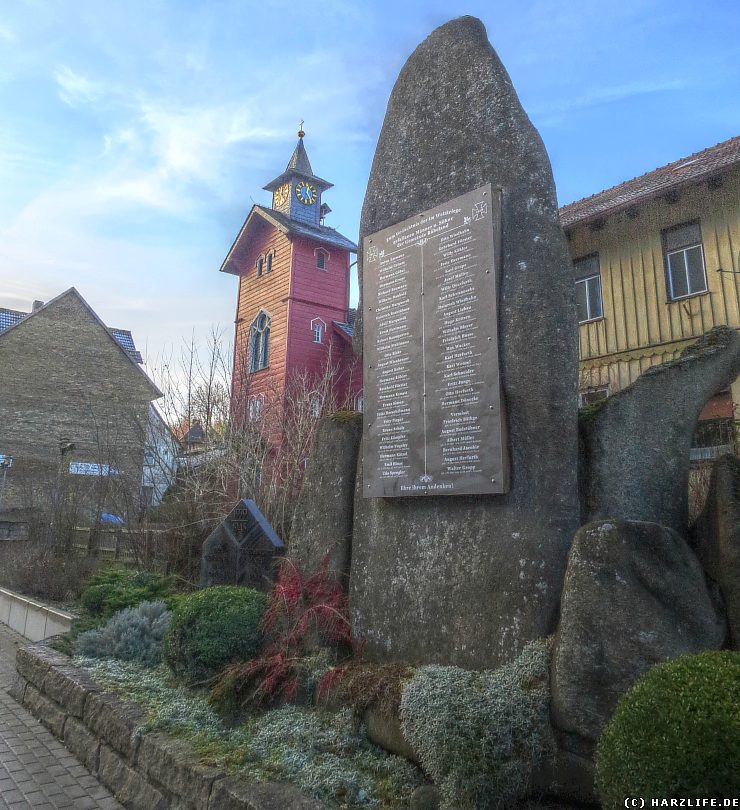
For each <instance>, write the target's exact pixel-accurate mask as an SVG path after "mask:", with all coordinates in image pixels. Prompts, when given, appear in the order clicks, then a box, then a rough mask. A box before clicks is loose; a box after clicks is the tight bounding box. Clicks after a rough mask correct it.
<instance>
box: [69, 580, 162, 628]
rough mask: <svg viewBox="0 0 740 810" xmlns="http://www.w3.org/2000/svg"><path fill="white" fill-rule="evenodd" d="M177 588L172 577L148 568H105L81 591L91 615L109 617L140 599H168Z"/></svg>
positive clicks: (100, 617)
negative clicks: (140, 569) (133, 569)
mask: <svg viewBox="0 0 740 810" xmlns="http://www.w3.org/2000/svg"><path fill="white" fill-rule="evenodd" d="M176 591H177V588H176V585H175V580H174V578H173V577H164V576H161V575H160V574H154V573H152V572H151V571H132V570H131V569H128V568H106V569H105V570H104V571H101V572H100V573H98V574H96V575H95V576H94V577H93V578H92V579H91V580H90V583H89V585H88V586H87V588H85V590H84V591H83V592H82V597H81V602H82V607H83V608H84V609H85V611H87V613H88V614H89V615H90V616H93V617H95V618H97V619H109V618H110V617H111V616H112V615H113V614H114V613H117V612H118V611H119V610H123V609H124V608H127V607H136V605H139V604H141V603H142V602H151V601H154V600H157V599H162V600H164V601H165V602H171V601H172V599H173V597H174V595H175V593H176Z"/></svg>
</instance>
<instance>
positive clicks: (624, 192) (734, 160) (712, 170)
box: [560, 136, 740, 229]
mask: <svg viewBox="0 0 740 810" xmlns="http://www.w3.org/2000/svg"><path fill="white" fill-rule="evenodd" d="M739 164H740V136H738V137H735V138H730V139H729V140H727V141H723V142H722V143H718V144H717V145H716V146H710V147H709V148H708V149H704V150H703V151H701V152H695V153H694V154H693V155H689V156H688V157H685V158H681V159H680V160H676V161H674V162H673V163H669V164H668V165H667V166H661V167H660V168H659V169H654V170H653V171H651V172H648V173H647V174H643V175H641V176H640V177H636V178H634V180H627V181H626V182H625V183H620V184H619V185H618V186H614V187H613V188H608V189H606V190H605V191H600V192H599V193H598V194H593V195H591V196H590V197H584V198H583V199H582V200H576V202H572V203H570V204H569V205H564V206H563V207H562V208H561V209H560V223H561V225H562V226H563V228H566V229H567V228H572V227H574V226H575V225H579V224H583V223H586V222H592V221H593V220H597V219H602V218H603V217H606V216H609V215H611V214H615V213H617V212H618V211H622V210H624V209H626V208H630V207H632V206H634V205H637V204H639V203H644V202H647V201H648V200H651V199H654V198H655V197H660V196H661V195H663V194H666V193H667V192H669V191H675V190H678V189H679V188H681V187H683V186H688V185H691V184H693V183H698V182H700V181H702V180H708V179H709V178H711V177H716V176H718V175H720V174H722V173H723V172H726V171H728V170H729V169H731V168H733V167H734V166H737V165H739Z"/></svg>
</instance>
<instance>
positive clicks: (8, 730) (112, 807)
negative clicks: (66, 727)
mask: <svg viewBox="0 0 740 810" xmlns="http://www.w3.org/2000/svg"><path fill="white" fill-rule="evenodd" d="M27 643H28V642H27V641H26V640H25V639H24V638H22V637H21V636H19V635H18V634H17V633H14V632H13V631H12V630H10V628H8V627H7V626H6V625H4V624H0V810H9V808H12V810H27V808H32V810H53V809H54V808H57V809H58V810H62V809H63V808H64V810H95V809H96V808H100V810H123V807H122V805H120V804H119V803H118V802H117V801H116V800H115V799H114V798H113V796H112V795H111V794H110V792H109V791H108V790H106V789H105V788H104V787H103V786H102V785H101V784H100V783H99V782H98V780H97V779H96V778H95V777H94V776H93V775H92V774H91V773H90V772H89V771H88V770H87V769H86V768H85V767H84V766H83V765H81V764H80V763H79V762H78V761H77V759H76V758H75V757H74V756H72V754H70V753H69V751H67V749H66V748H65V747H64V746H63V745H62V744H61V743H60V742H59V740H57V739H56V737H54V736H53V735H52V734H51V733H50V732H49V731H47V730H46V729H45V728H44V727H43V726H42V725H41V724H40V723H39V722H38V721H37V720H36V719H35V718H34V717H32V716H31V715H30V714H29V713H28V712H27V711H26V710H25V709H24V708H23V707H22V706H21V705H20V704H19V703H16V701H15V700H13V698H12V697H10V695H9V694H8V693H7V689H8V687H9V686H10V685H11V684H12V683H13V680H14V678H15V653H16V650H17V649H18V646H19V645H23V644H27Z"/></svg>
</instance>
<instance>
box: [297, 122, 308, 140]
mask: <svg viewBox="0 0 740 810" xmlns="http://www.w3.org/2000/svg"><path fill="white" fill-rule="evenodd" d="M305 134H306V133H305V132H304V131H303V120H301V123H300V126H299V127H298V137H299V138H302V137H303V136H304V135H305Z"/></svg>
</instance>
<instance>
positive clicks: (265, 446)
mask: <svg viewBox="0 0 740 810" xmlns="http://www.w3.org/2000/svg"><path fill="white" fill-rule="evenodd" d="M231 358H232V348H231V345H230V344H228V343H227V342H226V341H225V340H224V339H223V336H222V334H221V333H219V332H217V331H213V332H212V333H211V335H210V336H209V339H208V341H207V342H206V344H205V345H204V346H198V345H196V344H195V343H194V342H193V341H190V342H189V343H187V344H184V346H183V348H182V351H181V353H180V356H179V358H178V359H177V360H173V358H172V357H169V358H167V359H166V360H164V361H159V362H158V363H155V364H153V365H152V367H151V369H150V372H152V373H153V375H154V378H155V380H156V382H157V385H158V386H159V388H160V390H162V391H163V393H164V395H165V396H164V398H163V400H162V401H161V402H160V403H158V404H159V407H160V410H161V412H162V414H163V415H164V417H165V419H166V421H167V422H168V424H170V425H171V426H172V427H173V429H174V430H175V431H176V432H177V433H178V434H179V435H180V436H181V437H182V436H183V435H185V434H186V433H187V431H188V430H189V428H190V427H192V425H193V424H194V423H195V422H196V420H197V421H198V422H199V423H200V424H201V425H202V427H203V430H204V434H205V439H204V442H203V444H202V445H201V446H198V447H197V448H193V447H190V448H187V447H186V448H185V450H184V454H183V456H182V457H181V459H180V462H181V463H180V466H179V470H178V476H177V482H176V485H175V486H174V487H173V488H172V489H171V490H170V492H169V493H168V496H167V497H166V498H165V500H164V502H163V503H162V504H161V506H159V507H158V508H157V509H156V510H152V512H150V513H149V514H148V516H147V521H148V522H149V524H150V525H151V523H152V522H156V525H157V526H159V527H163V528H166V531H167V537H166V539H164V540H163V542H164V544H165V546H166V548H167V552H166V554H167V561H168V562H167V565H168V570H170V571H173V572H177V573H179V574H181V575H183V576H185V577H186V578H188V579H190V580H191V581H197V579H198V577H199V568H200V552H201V546H202V544H203V541H204V540H205V538H206V537H207V536H208V534H209V533H210V531H211V530H212V529H213V528H214V526H215V525H216V524H217V523H219V522H220V521H221V520H223V519H224V518H225V517H226V516H227V515H228V513H229V512H230V511H231V509H232V508H233V507H234V505H235V503H236V501H237V500H238V499H240V498H251V499H253V500H255V501H256V502H257V504H258V506H259V508H260V509H261V511H262V512H263V514H264V515H265V516H266V517H267V519H268V520H269V521H270V522H271V523H272V525H273V527H274V528H275V530H276V532H277V533H278V534H279V535H280V536H281V538H282V539H283V541H284V542H288V541H289V535H290V527H291V524H292V520H293V512H294V509H295V507H296V504H297V500H298V495H299V493H300V489H301V485H302V483H303V476H304V473H305V468H306V462H307V459H308V456H309V454H310V451H311V447H312V445H313V441H314V437H315V432H316V427H317V424H318V420H319V418H320V416H321V415H323V414H324V413H327V412H330V411H332V410H336V409H337V408H338V407H342V406H345V405H346V403H344V402H341V401H340V400H339V397H338V395H337V390H338V388H339V386H338V382H339V380H338V372H337V369H336V367H335V365H334V364H333V362H332V359H331V356H330V355H329V356H328V358H327V361H326V363H325V365H324V367H323V368H322V369H321V370H320V371H319V372H318V373H309V372H299V373H294V374H293V375H292V376H291V377H290V378H289V379H288V380H287V383H286V385H285V387H284V388H281V387H279V386H278V385H272V386H269V385H266V384H265V383H264V381H261V383H260V386H259V389H257V387H256V386H255V385H254V384H253V379H254V378H253V375H251V374H250V373H249V369H248V368H247V367H246V363H247V359H246V358H237V361H236V362H235V363H232V359H231ZM232 372H233V375H234V378H235V379H236V380H237V385H236V387H235V393H234V396H233V397H232V396H231V391H232Z"/></svg>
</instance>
